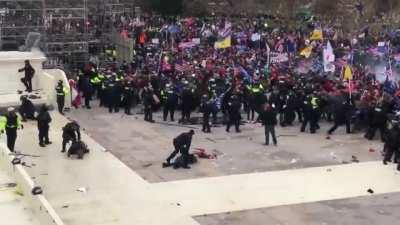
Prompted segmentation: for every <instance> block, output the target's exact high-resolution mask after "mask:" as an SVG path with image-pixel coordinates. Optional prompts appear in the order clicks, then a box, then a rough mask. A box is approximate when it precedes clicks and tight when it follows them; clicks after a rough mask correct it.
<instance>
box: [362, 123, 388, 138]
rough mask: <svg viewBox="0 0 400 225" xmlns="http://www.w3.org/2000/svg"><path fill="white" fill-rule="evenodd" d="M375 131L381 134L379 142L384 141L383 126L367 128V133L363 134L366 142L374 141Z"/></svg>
mask: <svg viewBox="0 0 400 225" xmlns="http://www.w3.org/2000/svg"><path fill="white" fill-rule="evenodd" d="M377 130H379V132H380V133H381V140H382V141H384V140H385V134H386V127H385V125H382V126H371V127H369V128H368V130H367V133H366V134H365V138H367V139H368V140H372V139H374V137H375V133H376V131H377Z"/></svg>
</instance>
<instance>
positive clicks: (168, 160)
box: [167, 142, 189, 167]
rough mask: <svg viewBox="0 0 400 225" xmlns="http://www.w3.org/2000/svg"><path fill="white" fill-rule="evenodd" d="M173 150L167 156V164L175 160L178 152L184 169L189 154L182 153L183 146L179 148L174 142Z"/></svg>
mask: <svg viewBox="0 0 400 225" xmlns="http://www.w3.org/2000/svg"><path fill="white" fill-rule="evenodd" d="M174 148H175V150H174V151H173V152H172V153H171V155H170V156H168V158H167V162H168V163H169V164H170V163H171V160H172V159H173V158H175V156H176V155H177V154H178V153H179V152H180V153H181V154H182V158H183V164H184V165H183V166H184V167H186V166H187V165H188V157H189V153H188V152H187V151H184V149H183V146H180V145H178V144H177V143H175V142H174Z"/></svg>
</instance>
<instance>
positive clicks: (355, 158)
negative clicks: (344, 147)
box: [351, 155, 360, 163]
mask: <svg viewBox="0 0 400 225" xmlns="http://www.w3.org/2000/svg"><path fill="white" fill-rule="evenodd" d="M351 161H352V162H355V163H359V162H360V160H358V159H357V157H356V156H354V155H352V156H351Z"/></svg>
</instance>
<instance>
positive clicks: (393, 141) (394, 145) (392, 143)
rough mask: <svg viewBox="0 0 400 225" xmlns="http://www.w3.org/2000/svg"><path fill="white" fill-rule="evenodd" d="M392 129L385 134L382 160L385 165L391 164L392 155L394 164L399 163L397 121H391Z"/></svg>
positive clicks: (399, 129)
mask: <svg viewBox="0 0 400 225" xmlns="http://www.w3.org/2000/svg"><path fill="white" fill-rule="evenodd" d="M392 122H393V127H392V129H390V130H389V131H388V132H387V135H386V139H385V145H384V152H385V155H384V159H383V164H385V165H387V163H388V162H392V158H393V154H394V163H399V160H400V158H399V156H400V155H399V154H398V153H399V148H400V127H399V124H398V121H392Z"/></svg>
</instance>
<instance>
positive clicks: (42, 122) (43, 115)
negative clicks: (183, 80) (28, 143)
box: [36, 111, 51, 128]
mask: <svg viewBox="0 0 400 225" xmlns="http://www.w3.org/2000/svg"><path fill="white" fill-rule="evenodd" d="M36 119H37V122H38V128H44V127H49V123H50V122H51V117H50V114H49V112H47V111H41V112H40V113H39V115H38V116H37V117H36Z"/></svg>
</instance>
